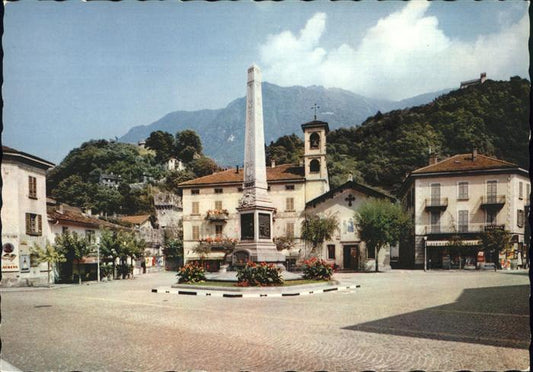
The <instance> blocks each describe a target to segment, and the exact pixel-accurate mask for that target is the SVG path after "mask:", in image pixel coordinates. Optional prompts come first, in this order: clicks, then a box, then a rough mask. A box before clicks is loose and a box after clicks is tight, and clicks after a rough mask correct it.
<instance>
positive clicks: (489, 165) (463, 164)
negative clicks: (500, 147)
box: [411, 153, 518, 175]
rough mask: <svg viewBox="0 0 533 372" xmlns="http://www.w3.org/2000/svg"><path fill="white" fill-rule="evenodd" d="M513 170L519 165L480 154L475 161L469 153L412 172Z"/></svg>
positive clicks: (414, 173)
mask: <svg viewBox="0 0 533 372" xmlns="http://www.w3.org/2000/svg"><path fill="white" fill-rule="evenodd" d="M511 168H518V165H516V164H513V163H509V162H507V161H505V160H500V159H496V158H492V157H489V156H485V155H479V154H478V155H477V156H476V157H475V159H473V158H472V153H468V154H459V155H455V156H452V157H450V158H447V159H444V160H442V161H439V162H438V163H436V164H432V165H428V166H425V167H423V168H419V169H416V170H414V171H413V172H411V174H413V175H417V174H426V173H442V172H465V171H475V170H476V171H477V170H489V169H490V170H493V169H511Z"/></svg>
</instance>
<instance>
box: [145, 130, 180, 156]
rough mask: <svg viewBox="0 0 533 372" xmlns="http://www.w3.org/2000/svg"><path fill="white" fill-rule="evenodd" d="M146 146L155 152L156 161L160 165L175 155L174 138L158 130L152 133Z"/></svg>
mask: <svg viewBox="0 0 533 372" xmlns="http://www.w3.org/2000/svg"><path fill="white" fill-rule="evenodd" d="M145 145H146V147H148V148H149V149H152V150H154V151H155V159H156V161H157V162H159V163H163V162H165V161H167V160H168V159H170V158H171V157H172V155H173V154H174V137H173V136H172V134H170V133H168V132H163V131H161V130H157V131H155V132H152V133H150V137H148V138H147V139H146V142H145Z"/></svg>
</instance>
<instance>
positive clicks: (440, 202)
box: [425, 198, 448, 211]
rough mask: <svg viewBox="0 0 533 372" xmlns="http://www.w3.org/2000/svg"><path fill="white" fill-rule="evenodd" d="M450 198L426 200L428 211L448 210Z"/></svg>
mask: <svg viewBox="0 0 533 372" xmlns="http://www.w3.org/2000/svg"><path fill="white" fill-rule="evenodd" d="M447 207H448V198H429V199H426V200H425V208H426V210H442V211H443V210H446V208H447Z"/></svg>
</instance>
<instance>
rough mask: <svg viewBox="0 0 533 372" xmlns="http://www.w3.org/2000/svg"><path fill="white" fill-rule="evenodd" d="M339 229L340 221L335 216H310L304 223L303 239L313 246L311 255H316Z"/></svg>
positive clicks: (306, 217)
mask: <svg viewBox="0 0 533 372" xmlns="http://www.w3.org/2000/svg"><path fill="white" fill-rule="evenodd" d="M338 228H339V221H338V220H337V218H336V217H335V216H320V215H318V214H309V215H306V216H305V219H304V220H303V221H302V239H303V240H305V241H307V242H309V243H311V244H312V246H313V248H312V250H311V254H316V253H317V249H318V248H319V247H321V246H322V244H323V243H324V241H326V240H331V238H332V236H333V234H334V233H335V231H336V230H337V229H338Z"/></svg>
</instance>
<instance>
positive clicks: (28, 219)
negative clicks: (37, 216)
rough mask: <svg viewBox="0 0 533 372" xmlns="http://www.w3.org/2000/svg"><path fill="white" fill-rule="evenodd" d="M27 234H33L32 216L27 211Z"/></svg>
mask: <svg viewBox="0 0 533 372" xmlns="http://www.w3.org/2000/svg"><path fill="white" fill-rule="evenodd" d="M26 234H28V235H29V234H31V217H30V214H29V213H26Z"/></svg>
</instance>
